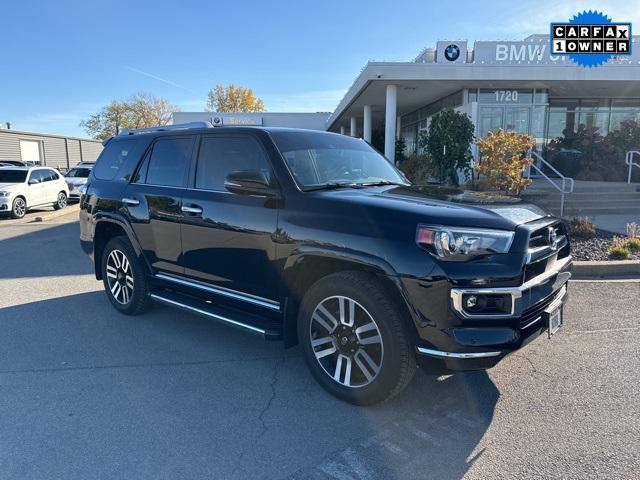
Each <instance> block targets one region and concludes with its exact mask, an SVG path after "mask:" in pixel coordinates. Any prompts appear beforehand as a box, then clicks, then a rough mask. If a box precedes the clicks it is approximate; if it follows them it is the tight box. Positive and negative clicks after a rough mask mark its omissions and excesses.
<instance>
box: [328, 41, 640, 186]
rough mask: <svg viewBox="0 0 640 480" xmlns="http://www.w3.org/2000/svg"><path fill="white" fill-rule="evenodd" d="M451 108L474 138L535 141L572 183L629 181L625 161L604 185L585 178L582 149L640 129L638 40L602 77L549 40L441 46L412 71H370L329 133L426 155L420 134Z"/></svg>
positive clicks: (614, 166) (389, 66) (377, 67)
mask: <svg viewBox="0 0 640 480" xmlns="http://www.w3.org/2000/svg"><path fill="white" fill-rule="evenodd" d="M446 107H451V108H454V109H456V110H458V111H460V112H464V113H466V114H468V115H469V116H470V117H471V119H472V121H473V123H474V125H475V129H476V131H475V134H476V137H480V138H482V137H485V136H486V135H487V133H488V132H490V131H496V130H498V129H499V128H502V129H504V130H511V131H516V132H519V133H526V134H529V135H531V136H533V137H534V138H535V140H536V143H537V148H538V150H539V151H540V152H543V153H544V154H546V153H547V152H549V155H551V156H553V157H554V158H553V159H552V163H553V162H554V161H555V162H556V163H557V164H558V165H561V166H563V167H564V168H567V170H568V171H567V172H566V173H565V174H566V175H575V174H576V173H577V174H579V175H581V174H584V175H583V176H585V177H588V176H589V175H594V177H595V178H593V179H594V180H618V179H620V180H622V179H623V177H624V178H626V174H625V172H626V167H625V164H624V155H622V158H610V159H609V160H608V161H610V162H611V165H610V169H611V172H612V173H611V175H608V173H602V174H601V175H600V174H597V175H600V176H602V177H603V178H599V177H598V176H597V175H596V174H595V173H594V170H595V169H593V168H591V169H590V171H589V172H581V171H578V170H580V168H582V170H584V166H582V167H580V163H581V162H582V163H584V164H586V163H587V159H586V153H585V152H581V151H580V149H579V148H578V147H577V146H575V145H574V143H575V144H576V145H577V144H580V142H581V141H582V140H583V137H584V136H585V135H587V134H589V135H594V136H596V137H601V138H602V139H606V140H607V141H613V140H615V138H614V136H612V135H609V134H610V133H612V132H616V131H618V130H620V129H621V128H629V125H633V123H630V122H635V123H636V124H639V123H640V37H638V36H635V37H633V42H632V55H621V56H618V57H614V58H611V59H610V60H609V61H608V62H607V63H606V64H604V65H601V66H599V67H594V68H585V67H583V66H579V65H577V64H575V63H574V62H573V61H572V60H571V59H570V58H569V57H568V56H565V55H558V56H552V55H550V54H549V36H548V35H532V36H530V37H528V38H526V39H524V40H522V41H510V42H500V41H486V42H481V41H478V42H475V44H474V45H473V48H468V46H467V42H466V41H441V42H438V43H437V45H436V47H435V48H427V49H425V50H424V51H423V52H422V53H420V55H418V57H417V58H416V59H414V60H413V61H411V62H370V63H368V64H367V65H366V66H365V67H364V69H363V70H362V72H361V73H360V74H359V75H358V77H357V78H356V79H355V81H354V82H353V84H352V85H351V87H350V88H349V90H348V91H347V93H346V94H345V96H344V98H343V99H342V101H341V102H340V104H339V105H338V107H337V108H336V110H335V111H334V112H333V113H332V114H331V116H330V117H329V119H328V121H327V130H330V131H334V132H342V133H348V134H350V135H354V136H361V137H362V138H365V139H367V140H370V139H371V138H372V136H373V135H374V133H376V132H378V133H379V135H384V139H385V141H384V145H385V147H384V149H385V155H386V156H387V158H391V159H392V158H394V157H395V140H396V139H398V138H400V137H402V138H403V139H404V140H405V145H406V150H405V152H404V153H405V154H406V155H411V154H413V153H416V152H417V151H419V149H420V141H419V139H420V134H421V133H422V132H424V131H426V130H427V129H428V126H429V122H430V119H431V117H432V116H433V115H434V114H435V113H437V112H438V111H440V110H442V109H443V108H446ZM574 140H575V141H574ZM551 147H552V148H551ZM550 148H551V150H550ZM637 148H638V149H640V145H637ZM552 150H553V151H552ZM605 167H606V166H605ZM607 168H608V167H607ZM614 170H615V173H613V171H614ZM563 173H564V172H563ZM639 173H640V172H639ZM605 177H607V178H605ZM608 177H611V178H608ZM585 179H590V178H585Z"/></svg>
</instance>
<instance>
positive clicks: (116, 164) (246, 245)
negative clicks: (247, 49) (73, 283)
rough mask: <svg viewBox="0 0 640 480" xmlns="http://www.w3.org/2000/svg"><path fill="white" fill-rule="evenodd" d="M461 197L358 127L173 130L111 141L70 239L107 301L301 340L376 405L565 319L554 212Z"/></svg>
mask: <svg viewBox="0 0 640 480" xmlns="http://www.w3.org/2000/svg"><path fill="white" fill-rule="evenodd" d="M460 198H464V195H463V196H452V195H449V196H444V197H443V196H441V195H439V194H438V193H437V192H436V193H434V192H433V191H431V190H429V189H426V188H425V187H418V186H412V185H411V184H410V183H409V182H408V181H407V180H406V179H405V177H404V176H403V175H402V173H400V172H399V171H398V170H396V168H395V167H394V166H393V165H392V164H391V163H389V161H387V159H385V158H384V157H383V156H381V155H380V154H379V153H377V152H376V151H375V150H374V149H372V148H371V147H370V146H369V145H368V144H367V143H366V142H364V141H363V140H359V139H356V138H350V137H346V136H343V135H337V134H333V133H327V132H318V131H307V130H294V129H275V128H273V129H272V128H256V127H219V128H213V127H210V126H196V125H193V124H187V125H174V126H172V127H159V128H157V129H148V130H142V131H132V132H124V133H123V134H121V135H119V136H117V137H114V138H111V139H110V140H109V141H108V142H106V146H105V149H104V151H103V152H102V154H101V155H100V158H99V159H98V161H97V163H96V166H95V168H94V169H93V171H92V172H91V175H90V177H89V181H88V183H87V187H86V192H85V193H84V195H83V196H82V199H81V211H80V220H81V221H80V226H81V233H80V238H81V243H82V248H83V249H84V251H85V252H86V253H88V254H89V255H91V256H92V257H93V259H94V264H95V272H96V277H97V278H98V279H102V280H103V282H104V286H105V289H106V291H107V295H108V298H109V300H110V301H111V303H112V305H113V306H114V307H115V308H116V309H117V310H118V311H120V312H122V313H125V314H137V313H140V312H141V311H143V309H144V308H145V307H147V306H148V304H149V303H150V302H152V301H155V302H159V303H163V304H166V305H170V306H174V307H178V308H181V309H183V310H186V311H190V312H194V313H198V314H201V315H205V316H207V317H209V318H212V319H215V320H218V321H220V322H223V323H226V324H228V325H231V326H235V327H238V328H241V329H244V330H246V331H248V332H252V333H255V334H258V335H261V336H263V337H265V338H266V339H270V340H284V345H285V347H289V346H293V345H295V344H297V343H300V344H301V348H302V351H303V352H304V357H305V359H306V362H307V364H308V366H309V368H310V370H311V373H312V374H313V375H314V377H315V378H316V379H317V380H318V382H319V383H320V384H321V385H322V386H323V387H324V388H325V389H326V390H328V391H329V392H331V393H332V394H334V395H336V396H338V397H340V398H342V399H344V400H347V401H349V402H353V403H356V404H371V403H375V402H379V401H383V400H385V399H387V398H390V397H391V396H393V395H395V394H397V393H398V392H400V391H401V390H402V389H403V388H404V387H405V386H406V385H407V384H408V383H409V381H410V380H411V378H412V376H413V374H414V372H415V369H416V364H417V363H418V364H420V365H421V366H423V367H424V368H425V369H428V370H429V371H431V372H436V373H441V372H442V373H447V372H448V373H451V372H452V371H459V370H473V369H486V368H489V367H492V366H494V365H496V364H497V363H498V362H499V361H500V360H501V359H502V358H504V357H505V356H506V355H508V354H509V353H511V352H513V351H515V350H517V349H519V348H521V347H522V346H523V345H525V344H526V343H528V342H530V341H531V340H533V339H535V338H537V337H538V336H539V335H540V334H541V333H544V332H548V334H549V335H550V334H552V333H553V332H554V331H555V330H556V329H557V328H558V327H559V326H560V324H561V321H562V317H561V315H562V305H563V302H564V301H565V299H566V294H567V280H568V279H569V277H570V276H571V274H570V273H569V270H570V268H571V256H570V254H569V242H568V238H567V234H566V232H565V230H564V228H563V226H562V224H561V223H560V221H559V220H558V219H556V218H553V217H550V216H548V215H546V214H545V213H544V212H541V211H540V210H538V209H537V208H536V207H533V206H526V205H525V206H519V205H494V206H492V205H486V206H482V208H480V207H478V206H469V205H466V204H463V203H460V202H459V201H458V200H459V199H460Z"/></svg>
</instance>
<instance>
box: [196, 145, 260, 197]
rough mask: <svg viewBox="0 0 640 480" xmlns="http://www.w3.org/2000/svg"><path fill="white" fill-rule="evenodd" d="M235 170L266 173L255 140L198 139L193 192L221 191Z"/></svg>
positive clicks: (258, 146)
mask: <svg viewBox="0 0 640 480" xmlns="http://www.w3.org/2000/svg"><path fill="white" fill-rule="evenodd" d="M239 170H262V171H265V172H269V171H270V168H269V162H268V161H267V159H266V157H265V154H264V152H263V151H262V148H260V145H259V144H258V142H257V141H256V140H255V139H253V138H251V137H226V136H215V137H204V138H203V139H202V143H201V145H200V153H199V155H198V166H197V169H196V188H204V189H207V190H220V191H223V190H225V188H224V180H225V178H227V175H228V174H229V173H231V172H235V171H239Z"/></svg>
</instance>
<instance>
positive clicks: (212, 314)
mask: <svg viewBox="0 0 640 480" xmlns="http://www.w3.org/2000/svg"><path fill="white" fill-rule="evenodd" d="M149 297H150V298H151V299H152V300H154V301H156V302H158V303H162V304H164V305H169V306H172V307H177V308H180V309H182V310H185V311H188V312H191V313H195V314H197V315H202V316H204V317H206V318H210V319H213V320H216V321H218V322H221V323H224V324H226V325H230V326H232V327H235V328H239V329H241V330H244V331H246V332H250V333H254V334H257V335H260V336H263V337H265V338H266V339H268V340H279V339H280V337H281V334H280V332H278V331H277V330H265V329H262V328H258V327H255V326H253V325H250V324H249V323H245V322H243V321H240V320H237V319H234V318H232V314H231V312H229V313H228V312H226V311H224V310H222V309H220V308H216V307H215V306H212V305H208V304H205V305H200V304H201V303H204V302H201V301H198V300H192V299H190V298H189V297H182V296H180V295H177V294H176V295H174V294H172V293H170V292H161V293H158V292H154V293H151V294H150V295H149Z"/></svg>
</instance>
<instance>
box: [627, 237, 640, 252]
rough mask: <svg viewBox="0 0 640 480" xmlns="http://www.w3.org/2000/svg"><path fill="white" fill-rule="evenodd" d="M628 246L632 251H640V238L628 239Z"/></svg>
mask: <svg viewBox="0 0 640 480" xmlns="http://www.w3.org/2000/svg"><path fill="white" fill-rule="evenodd" d="M627 248H628V249H629V250H631V251H632V252H638V251H640V238H630V239H629V240H627Z"/></svg>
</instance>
